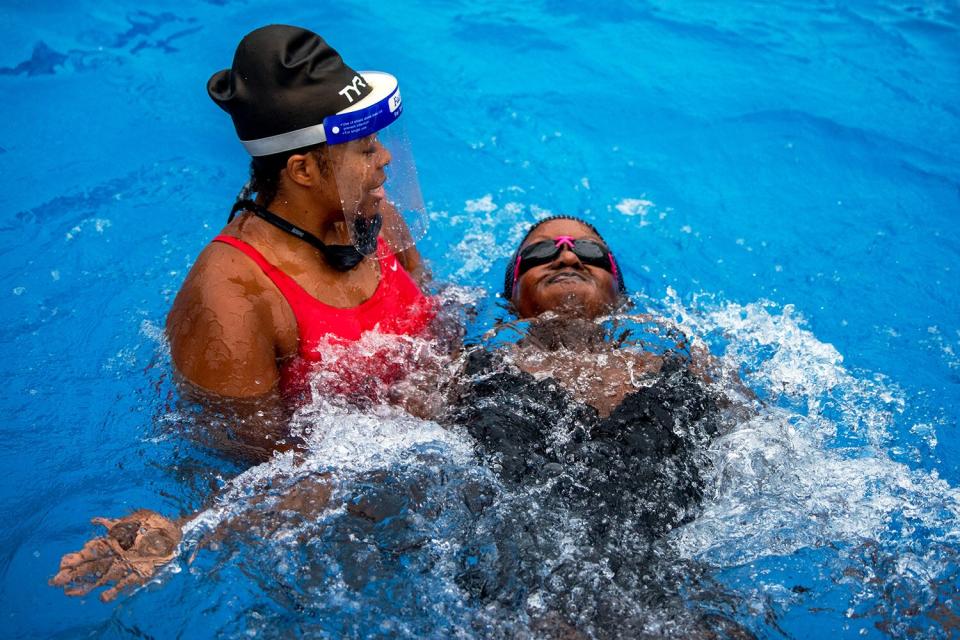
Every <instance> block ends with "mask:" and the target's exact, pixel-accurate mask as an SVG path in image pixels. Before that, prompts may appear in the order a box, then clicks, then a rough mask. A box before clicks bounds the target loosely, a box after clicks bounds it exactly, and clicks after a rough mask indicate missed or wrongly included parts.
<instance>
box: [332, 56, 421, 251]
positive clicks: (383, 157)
mask: <svg viewBox="0 0 960 640" xmlns="http://www.w3.org/2000/svg"><path fill="white" fill-rule="evenodd" d="M361 75H362V76H363V81H364V82H367V83H369V84H370V86H371V87H372V89H373V91H371V93H370V94H369V95H368V96H366V97H365V98H364V99H363V100H362V101H360V102H359V103H357V104H356V105H355V106H353V107H351V108H350V109H348V110H346V111H343V112H341V113H338V114H336V115H333V116H329V117H327V118H324V121H323V128H324V131H325V133H326V136H327V146H328V151H329V154H328V160H329V163H330V170H331V172H332V173H333V176H334V179H335V182H336V187H337V193H338V196H339V198H340V204H341V205H342V207H343V217H344V220H345V223H346V228H347V233H348V235H349V237H350V242H351V243H353V245H354V246H355V247H356V248H357V249H358V250H359V251H360V252H361V253H364V254H367V255H369V254H371V253H373V252H374V251H375V250H376V237H377V231H378V230H379V231H380V235H381V236H382V237H383V238H384V240H386V242H387V244H388V245H389V246H390V248H391V249H392V250H393V251H394V252H399V251H403V250H404V249H408V248H410V247H412V246H413V245H414V244H415V243H416V242H417V241H418V240H420V239H421V238H423V236H424V235H426V231H427V214H426V208H425V207H424V205H423V196H422V195H421V194H420V182H419V180H418V179H417V168H416V165H415V164H414V161H413V154H412V152H411V150H410V143H409V141H408V139H407V135H406V131H405V129H404V125H403V122H399V121H398V118H399V117H400V114H401V113H402V112H403V103H402V102H401V99H400V90H399V87H398V85H397V80H396V78H394V77H393V76H391V75H390V74H387V73H380V72H363V73H362V74H361Z"/></svg>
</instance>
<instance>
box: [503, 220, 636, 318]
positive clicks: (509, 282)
mask: <svg viewBox="0 0 960 640" xmlns="http://www.w3.org/2000/svg"><path fill="white" fill-rule="evenodd" d="M551 220H573V221H574V222H579V223H580V224H582V225H583V226H585V227H586V228H587V229H590V231H592V232H593V233H595V234H596V236H597V237H598V238H600V240H602V241H603V244H605V245H607V248H608V249H609V248H610V243H608V242H607V241H606V240H604V239H603V236H602V235H600V232H599V231H597V228H596V227H595V226H593V225H592V224H590V223H589V222H587V221H586V220H581V219H580V218H577V217H575V216H563V215H561V216H550V217H549V218H544V219H543V220H540V221H539V222H536V223H534V224H533V225H532V226H531V227H530V228H529V229H528V230H527V233H526V234H525V235H524V236H523V239H522V240H520V244H519V245H517V250H516V251H514V252H513V255H512V256H511V257H510V261H509V262H507V272H506V274H504V277H503V298H504V299H505V300H506V301H507V302H509V301H510V300H512V299H513V285H514V273H513V270H514V269H515V268H516V266H517V254H519V253H520V249H521V248H522V247H523V243H524V242H526V241H527V238H529V237H530V234H531V233H533V232H534V231H536V230H537V228H538V227H539V226H540V225H542V224H544V223H546V222H550V221H551ZM610 253H611V254H612V253H613V251H611V252H610ZM616 271H617V290H618V291H619V292H620V295H626V293H627V285H626V284H624V282H623V269H622V268H619V267H618V268H617V270H616Z"/></svg>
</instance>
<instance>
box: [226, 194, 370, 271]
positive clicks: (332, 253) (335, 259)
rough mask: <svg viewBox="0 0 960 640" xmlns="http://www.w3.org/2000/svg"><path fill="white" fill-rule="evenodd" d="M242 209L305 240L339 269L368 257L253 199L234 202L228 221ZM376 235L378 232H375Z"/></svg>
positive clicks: (352, 266)
mask: <svg viewBox="0 0 960 640" xmlns="http://www.w3.org/2000/svg"><path fill="white" fill-rule="evenodd" d="M240 211H249V212H250V213H252V214H254V215H255V216H257V217H258V218H261V219H262V220H265V221H266V222H269V223H270V224H272V225H273V226H275V227H276V228H277V229H280V230H281V231H286V232H287V233H289V234H290V235H292V236H294V237H296V238H299V239H301V240H303V241H304V242H306V243H307V244H309V245H310V246H312V247H314V248H315V249H317V250H318V251H319V252H320V253H321V254H323V259H324V260H326V262H327V264H329V265H330V266H331V267H333V268H334V269H336V270H337V271H350V270H351V269H353V268H354V267H356V266H357V265H358V264H360V263H361V262H362V261H363V259H364V258H365V257H366V256H365V255H364V254H362V253H360V252H359V251H358V250H357V248H356V247H355V246H353V245H352V244H326V243H325V242H324V241H323V240H321V239H320V238H318V237H317V236H315V235H313V234H312V233H310V232H309V231H307V230H305V229H301V228H300V227H298V226H297V225H295V224H293V223H292V222H290V221H289V220H285V219H284V218H281V217H280V216H278V215H277V214H275V213H274V212H272V211H270V210H269V209H267V208H266V207H264V206H261V205H259V204H257V203H256V202H254V201H253V200H237V201H236V202H235V203H234V204H233V208H231V209H230V217H229V218H227V223H230V222H231V221H232V220H233V218H234V216H236V215H237V213H238V212H240ZM376 226H377V232H379V230H380V229H379V224H377V225H376ZM374 236H376V233H374ZM374 248H375V247H374Z"/></svg>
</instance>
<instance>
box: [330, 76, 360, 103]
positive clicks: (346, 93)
mask: <svg viewBox="0 0 960 640" xmlns="http://www.w3.org/2000/svg"><path fill="white" fill-rule="evenodd" d="M366 86H367V83H366V82H364V81H363V78H361V77H360V76H353V80H352V81H351V82H350V84H348V85H347V86H345V87H344V88H343V89H340V91H338V92H337V93H339V94H340V95H342V96H343V97H344V98H346V99H347V100H349V101H350V102H351V103H353V96H352V95H350V92H351V91H353V92H354V93H356V94H357V97H358V98H359V97H360V87H366Z"/></svg>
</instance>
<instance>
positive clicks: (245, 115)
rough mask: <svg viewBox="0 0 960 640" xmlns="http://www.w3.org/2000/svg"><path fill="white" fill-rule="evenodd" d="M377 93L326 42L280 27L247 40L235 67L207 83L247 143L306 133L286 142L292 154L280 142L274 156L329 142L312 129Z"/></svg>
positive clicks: (253, 152) (250, 148) (254, 148)
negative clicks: (371, 93)
mask: <svg viewBox="0 0 960 640" xmlns="http://www.w3.org/2000/svg"><path fill="white" fill-rule="evenodd" d="M371 91H372V88H371V87H370V86H368V84H367V83H366V82H364V81H363V78H362V76H361V75H360V74H359V73H357V72H356V71H354V70H353V69H351V68H350V67H348V66H347V65H346V64H344V62H343V59H342V58H341V57H340V54H338V53H337V52H336V51H335V50H334V49H333V48H332V47H331V46H330V45H328V44H327V43H326V41H324V39H323V38H321V37H320V36H318V35H317V34H315V33H314V32H312V31H309V30H307V29H303V28H300V27H291V26H287V25H280V24H273V25H269V26H266V27H261V28H260V29H257V30H256V31H253V32H251V33H248V34H247V35H246V36H244V38H243V40H241V41H240V44H239V45H238V46H237V51H236V53H235V54H234V56H233V66H232V67H231V68H230V69H224V70H223V71H218V72H217V73H215V74H213V76H212V77H211V78H210V80H209V81H208V82H207V92H208V93H209V94H210V97H211V98H212V99H213V101H214V102H216V103H217V105H218V106H219V107H220V108H221V109H223V110H224V111H226V112H227V113H229V114H230V117H231V118H233V125H234V127H235V128H236V130H237V135H238V136H239V137H240V140H241V141H243V142H245V143H247V142H251V141H262V140H263V139H264V138H271V137H273V136H279V135H281V134H291V132H298V131H301V130H306V131H304V132H303V133H302V134H301V135H294V136H289V135H287V136H284V140H283V141H282V142H280V144H279V146H280V147H282V146H287V147H288V148H286V149H278V144H276V143H277V142H278V141H276V140H274V141H273V144H271V145H268V146H269V148H270V150H271V151H272V153H277V152H279V151H290V150H293V149H297V148H303V147H306V146H312V145H314V144H319V143H320V142H323V141H324V137H323V128H322V126H321V127H320V128H319V131H311V130H309V129H308V128H311V127H316V126H317V125H322V123H323V119H324V118H326V117H327V116H332V115H334V114H336V113H339V112H340V111H343V110H344V109H346V108H348V107H350V106H351V105H354V104H357V103H358V102H360V100H362V99H363V98H364V97H366V96H367V95H368V94H369V93H370V92H371ZM318 136H319V137H318ZM288 140H289V144H285V143H286V142H287V141H288ZM290 145H292V146H290ZM245 146H246V147H247V150H248V151H249V152H250V153H251V155H254V156H259V155H271V153H259V152H257V151H258V147H257V145H256V144H254V145H250V144H245ZM261 146H262V145H261Z"/></svg>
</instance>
